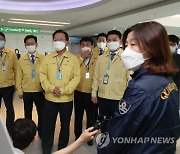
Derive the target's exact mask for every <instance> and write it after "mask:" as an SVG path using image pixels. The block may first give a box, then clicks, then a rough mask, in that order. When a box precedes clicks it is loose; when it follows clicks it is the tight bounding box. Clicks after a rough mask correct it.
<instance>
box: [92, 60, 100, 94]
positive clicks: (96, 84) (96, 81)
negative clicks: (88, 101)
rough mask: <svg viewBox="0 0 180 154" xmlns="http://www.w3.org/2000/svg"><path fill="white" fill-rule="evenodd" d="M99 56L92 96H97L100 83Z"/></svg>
mask: <svg viewBox="0 0 180 154" xmlns="http://www.w3.org/2000/svg"><path fill="white" fill-rule="evenodd" d="M98 67H99V58H98V59H97V62H96V66H95V70H94V76H93V83H92V93H91V95H92V97H97V91H98V85H99V71H98V70H99V68H98Z"/></svg>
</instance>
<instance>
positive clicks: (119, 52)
mask: <svg viewBox="0 0 180 154" xmlns="http://www.w3.org/2000/svg"><path fill="white" fill-rule="evenodd" d="M122 52H123V50H122V49H119V50H118V54H117V55H118V56H121V54H122ZM104 54H105V56H106V57H108V56H109V55H110V52H107V53H104Z"/></svg>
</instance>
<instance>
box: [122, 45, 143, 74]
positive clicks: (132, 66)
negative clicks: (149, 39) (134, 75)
mask: <svg viewBox="0 0 180 154" xmlns="http://www.w3.org/2000/svg"><path fill="white" fill-rule="evenodd" d="M121 58H122V61H123V63H124V66H125V68H126V69H128V70H132V71H136V70H138V69H139V68H140V67H141V65H142V64H143V63H144V61H145V60H144V58H143V54H142V53H139V52H136V51H134V50H131V49H129V48H126V49H125V50H124V51H123V53H122V54H121Z"/></svg>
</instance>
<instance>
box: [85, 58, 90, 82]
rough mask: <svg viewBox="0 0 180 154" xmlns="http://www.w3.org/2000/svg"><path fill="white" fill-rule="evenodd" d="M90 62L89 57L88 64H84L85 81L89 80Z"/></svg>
mask: <svg viewBox="0 0 180 154" xmlns="http://www.w3.org/2000/svg"><path fill="white" fill-rule="evenodd" d="M90 61H91V56H90V58H89V61H88V63H87V64H86V76H85V77H86V79H89V78H90V74H89V64H90Z"/></svg>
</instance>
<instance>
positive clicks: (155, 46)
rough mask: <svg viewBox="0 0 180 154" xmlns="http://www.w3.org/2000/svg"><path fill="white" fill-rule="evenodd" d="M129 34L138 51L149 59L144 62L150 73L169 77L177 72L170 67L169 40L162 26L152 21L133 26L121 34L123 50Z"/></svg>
mask: <svg viewBox="0 0 180 154" xmlns="http://www.w3.org/2000/svg"><path fill="white" fill-rule="evenodd" d="M130 32H133V35H134V39H135V40H136V41H137V44H138V46H139V47H140V49H141V50H142V51H144V52H146V54H147V57H150V58H149V59H148V60H146V62H147V65H148V66H149V67H148V69H149V71H150V73H152V74H167V75H170V74H174V73H176V72H177V71H178V70H177V69H175V68H174V67H173V65H172V54H171V51H170V47H169V39H168V35H167V32H166V30H165V28H164V26H162V25H161V24H160V23H157V22H154V21H151V22H144V23H138V24H136V25H133V26H132V27H130V28H128V29H126V31H125V32H124V34H123V38H122V41H123V49H125V44H126V40H127V37H128V34H129V33H130Z"/></svg>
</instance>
